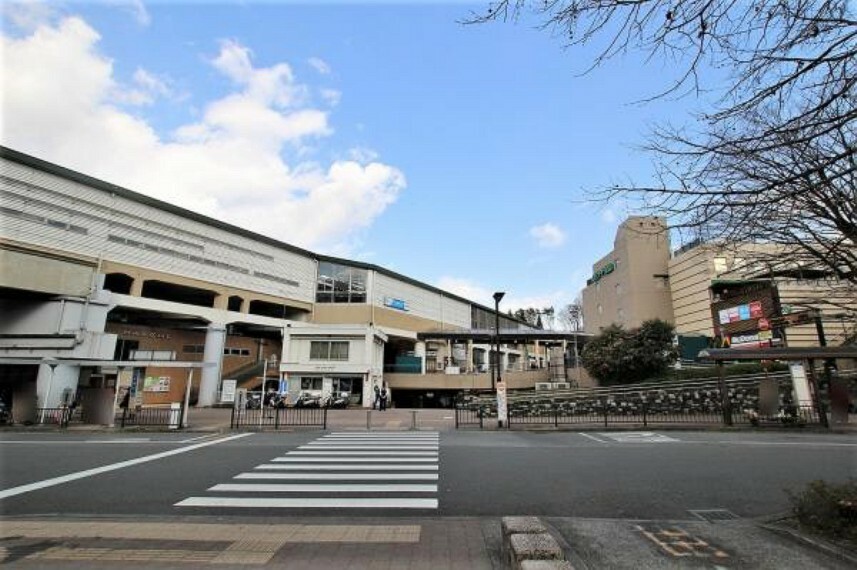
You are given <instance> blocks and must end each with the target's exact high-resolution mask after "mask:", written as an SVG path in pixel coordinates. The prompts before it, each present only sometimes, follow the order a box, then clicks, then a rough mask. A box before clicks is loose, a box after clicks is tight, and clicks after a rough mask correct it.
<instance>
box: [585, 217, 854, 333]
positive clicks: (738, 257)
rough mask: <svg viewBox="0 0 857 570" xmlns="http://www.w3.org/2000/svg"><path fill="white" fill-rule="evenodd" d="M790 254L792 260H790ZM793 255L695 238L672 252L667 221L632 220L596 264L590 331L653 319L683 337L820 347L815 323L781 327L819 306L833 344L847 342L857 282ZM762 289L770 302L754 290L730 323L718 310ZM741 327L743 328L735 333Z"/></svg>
mask: <svg viewBox="0 0 857 570" xmlns="http://www.w3.org/2000/svg"><path fill="white" fill-rule="evenodd" d="M786 258H787V259H788V260H789V261H788V262H786V261H783V259H786ZM792 259H793V256H785V257H784V256H782V255H778V250H776V249H775V246H770V245H764V244H763V245H759V244H718V243H711V242H708V243H704V242H700V241H694V242H690V243H688V244H686V245H684V246H682V247H681V248H679V249H677V250H676V251H674V252H670V247H669V238H668V233H667V225H666V221H665V220H664V219H663V218H658V217H630V218H628V219H627V220H626V221H625V222H623V223H622V224H621V225H620V226H619V228H618V230H617V232H616V239H615V242H614V248H613V251H611V252H610V253H609V254H608V255H606V256H604V257H602V258H601V259H599V260H598V261H597V262H596V263H595V264H594V265H593V266H592V268H593V272H592V273H593V274H592V277H591V278H590V279H589V280H588V281H587V286H586V288H585V289H584V290H583V294H582V297H583V313H584V322H585V328H586V331H587V332H588V333H597V332H598V331H599V330H600V329H601V328H603V327H606V326H608V325H609V324H611V323H618V324H621V325H623V326H624V327H626V328H632V327H635V326H639V325H640V324H641V323H642V322H643V321H645V320H646V319H651V318H660V319H663V320H665V321H668V322H672V323H673V324H674V325H675V328H676V333H677V334H678V336H679V338H680V339H683V338H685V337H705V338H708V339H714V338H715V337H721V338H724V337H725V338H727V341H729V342H731V341H732V340H733V338H732V337H733V336H734V337H735V339H734V340H738V341H742V342H745V343H747V345H752V344H753V342H754V340H753V339H754V335H755V337H758V341H759V342H764V340H766V339H768V338H769V337H771V336H773V337H774V338H777V337H778V336H779V337H782V338H783V339H784V342H786V343H787V345H788V346H792V347H801V346H817V345H818V344H819V334H818V327H817V325H816V323H815V322H814V321H813V322H804V323H802V324H791V323H788V322H782V326H780V324H781V323H780V321H782V320H783V317H784V316H785V315H789V314H792V315H794V314H796V313H802V312H805V311H807V310H813V311H817V312H818V314H820V316H821V325H822V327H823V332H824V336H825V341H826V343H827V344H828V345H837V344H840V343H842V341H843V340H844V339H845V337H846V335H847V332H848V331H849V330H851V329H849V312H850V314H851V315H852V316H851V317H850V318H851V319H852V320H853V313H854V311H855V310H857V292H855V290H854V287H853V285H849V284H847V283H844V282H841V281H838V280H835V279H830V278H829V277H827V276H826V275H825V273H824V271H822V270H819V269H813V268H812V264H811V263H806V264H802V265H798V264H795V263H794V262H793V261H792ZM760 287H761V288H763V289H764V288H766V289H767V290H768V291H769V292H768V293H766V295H767V297H768V298H767V300H765V302H764V303H762V300H763V299H762V297H763V296H759V298H758V299H756V298H755V297H753V295H752V294H751V293H748V295H749V297H747V298H746V299H742V300H741V301H740V302H739V301H736V302H735V303H733V304H734V305H735V306H734V307H732V306H731V305H730V306H726V309H727V310H728V309H735V310H736V311H738V312H737V313H735V314H733V315H732V316H731V321H730V322H729V323H728V326H721V325H726V324H727V323H724V322H723V320H724V319H725V317H723V316H721V315H719V314H717V313H718V311H719V310H722V309H721V308H720V306H721V305H724V303H726V300H727V299H730V298H735V297H733V296H734V295H735V294H736V291H738V290H740V289H742V288H745V289H749V290H750V291H752V290H753V288H757V289H758V288H760ZM757 296H758V295H757ZM726 304H727V305H728V304H729V303H726ZM750 305H752V306H753V307H754V308H756V309H758V307H760V306H762V305H764V307H765V314H764V315H763V316H760V315H759V314H756V313H753V314H752V315H750V316H748V315H747V312H748V311H749V309H750ZM715 306H716V307H718V311H715V310H714V307H715ZM724 306H725V305H724ZM760 318H761V319H763V321H762V326H761V327H759V326H758V325H759V319H760ZM771 319H773V323H772V325H771V326H770V329H775V330H773V331H770V334H769V328H768V323H767V322H766V321H767V320H771ZM778 319H779V320H778ZM788 320H790V319H785V321H788ZM852 327H853V325H852ZM734 330H739V331H740V332H738V333H736V334H732V332H733V331H734ZM691 344H692V343H691ZM694 346H696V345H694Z"/></svg>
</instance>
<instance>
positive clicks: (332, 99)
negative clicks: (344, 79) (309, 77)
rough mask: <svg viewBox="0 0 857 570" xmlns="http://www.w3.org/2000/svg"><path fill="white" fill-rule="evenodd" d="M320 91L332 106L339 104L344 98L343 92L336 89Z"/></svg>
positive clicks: (322, 96)
mask: <svg viewBox="0 0 857 570" xmlns="http://www.w3.org/2000/svg"><path fill="white" fill-rule="evenodd" d="M320 93H321V98H322V99H324V101H325V102H326V103H327V104H328V105H330V106H331V107H335V106H337V105H339V101H340V100H341V99H342V93H341V92H340V91H337V90H336V89H322V90H321V91H320Z"/></svg>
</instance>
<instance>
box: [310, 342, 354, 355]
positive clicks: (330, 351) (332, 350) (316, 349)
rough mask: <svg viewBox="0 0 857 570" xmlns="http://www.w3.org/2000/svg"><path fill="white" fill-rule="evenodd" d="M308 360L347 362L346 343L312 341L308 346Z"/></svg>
mask: <svg viewBox="0 0 857 570" xmlns="http://www.w3.org/2000/svg"><path fill="white" fill-rule="evenodd" d="M309 359H310V360H348V341H336V340H313V341H311V342H310V345H309Z"/></svg>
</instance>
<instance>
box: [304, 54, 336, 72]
mask: <svg viewBox="0 0 857 570" xmlns="http://www.w3.org/2000/svg"><path fill="white" fill-rule="evenodd" d="M307 63H309V64H310V65H311V66H313V68H314V69H315V70H316V71H318V72H319V73H321V74H322V75H330V71H331V70H330V65H329V64H328V63H327V62H326V61H324V60H323V59H321V58H319V57H311V58H309V59H308V60H307Z"/></svg>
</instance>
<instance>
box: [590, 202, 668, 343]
mask: <svg viewBox="0 0 857 570" xmlns="http://www.w3.org/2000/svg"><path fill="white" fill-rule="evenodd" d="M669 261H670V241H669V234H668V232H667V224H666V220H665V219H664V218H660V217H653V216H632V217H630V218H628V219H627V220H625V221H624V222H622V224H621V225H620V226H619V228H618V230H617V231H616V238H615V240H614V242H613V251H611V252H610V253H608V254H607V255H605V256H604V257H602V258H601V259H599V260H598V261H597V262H595V264H593V266H592V277H591V278H589V279H588V280H587V285H586V288H585V289H584V290H583V315H584V328H585V330H586V332H588V333H598V332H599V330H600V329H602V328H604V327H606V326H608V325H610V324H612V323H617V324H620V325H622V326H623V327H625V328H633V327H638V326H640V325H641V324H642V323H643V321H646V320H649V319H654V318H658V319H662V320H665V321H668V322H673V310H672V303H671V299H670V290H669V283H668V265H669Z"/></svg>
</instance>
